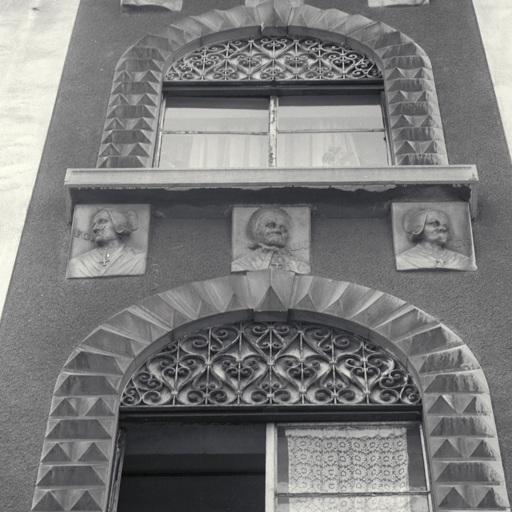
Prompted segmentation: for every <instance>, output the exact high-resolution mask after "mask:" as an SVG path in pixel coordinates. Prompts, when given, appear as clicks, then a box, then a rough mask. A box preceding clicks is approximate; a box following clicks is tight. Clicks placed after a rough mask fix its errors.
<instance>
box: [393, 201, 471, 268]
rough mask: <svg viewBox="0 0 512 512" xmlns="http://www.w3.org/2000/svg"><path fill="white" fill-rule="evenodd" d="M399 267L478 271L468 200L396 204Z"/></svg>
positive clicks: (397, 265)
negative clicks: (465, 201)
mask: <svg viewBox="0 0 512 512" xmlns="http://www.w3.org/2000/svg"><path fill="white" fill-rule="evenodd" d="M392 216H393V239H394V245H395V255H396V268H397V270H417V269H435V270H462V271H474V270H477V267H476V263H475V256H474V249H473V236H472V232H471V219H470V216H469V209H468V205H467V204H466V203H462V202H452V203H393V207H392Z"/></svg>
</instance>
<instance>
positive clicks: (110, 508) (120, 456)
mask: <svg viewBox="0 0 512 512" xmlns="http://www.w3.org/2000/svg"><path fill="white" fill-rule="evenodd" d="M125 448H126V431H125V430H123V429H119V430H118V431H117V439H116V447H115V453H114V463H113V471H112V479H111V481H110V489H109V491H110V492H109V500H108V505H107V512H116V511H117V504H118V502H119V490H120V489H121V475H122V473H123V462H124V452H125Z"/></svg>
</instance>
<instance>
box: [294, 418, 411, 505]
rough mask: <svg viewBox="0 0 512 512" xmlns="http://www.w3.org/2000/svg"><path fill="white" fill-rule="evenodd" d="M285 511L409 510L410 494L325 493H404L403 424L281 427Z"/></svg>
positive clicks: (405, 454) (406, 481) (406, 478)
mask: <svg viewBox="0 0 512 512" xmlns="http://www.w3.org/2000/svg"><path fill="white" fill-rule="evenodd" d="M285 436H286V439H287V445H288V474H289V480H288V486H289V487H288V492H289V493H292V494H294V493H321V494H324V495H325V496H323V497H297V498H289V507H290V511H291V512H316V511H318V512H335V511H336V512H339V511H342V510H350V511H351V512H363V511H365V512H368V511H375V512H388V511H389V512H410V511H411V497H410V496H343V497H340V496H329V494H333V493H358V494H359V493H368V494H372V493H400V492H404V491H409V473H408V462H409V456H408V452H407V438H406V429H405V428H373V429H372V428H365V429H357V428H343V429H341V428H340V429H333V428H325V429H301V428H289V429H285Z"/></svg>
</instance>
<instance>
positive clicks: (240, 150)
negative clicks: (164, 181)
mask: <svg viewBox="0 0 512 512" xmlns="http://www.w3.org/2000/svg"><path fill="white" fill-rule="evenodd" d="M267 160H268V137H267V136H266V135H233V134H230V135H222V134H208V135H203V134H195V135H173V134H164V135H162V147H161V151H160V167H167V168H171V169H212V168H233V167H235V168H240V169H244V168H250V167H253V168H254V167H266V166H267Z"/></svg>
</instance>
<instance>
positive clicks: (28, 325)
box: [0, 0, 512, 512]
mask: <svg viewBox="0 0 512 512" xmlns="http://www.w3.org/2000/svg"><path fill="white" fill-rule="evenodd" d="M310 3H313V2H312V1H311V0H310ZM240 4H241V3H240V1H239V0H229V1H228V0H222V1H221V0H219V1H213V0H211V1H208V2H204V1H201V0H189V1H187V2H184V8H183V12H182V13H180V14H178V13H172V12H161V11H160V12H158V13H154V12H150V11H147V12H145V13H144V15H142V14H141V13H140V12H138V13H130V14H128V13H123V14H122V15H120V11H119V2H118V0H103V1H98V0H82V8H81V10H80V14H79V22H78V23H77V25H76V27H75V30H74V35H73V38H72V41H71V46H70V54H69V58H68V60H67V63H66V66H65V68H64V73H63V76H64V81H63V83H62V86H61V90H60V93H59V100H58V102H57V104H56V108H55V116H54V122H53V123H52V125H51V126H50V131H49V134H48V138H47V144H46V147H45V151H44V154H43V158H42V162H41V167H40V179H39V180H38V181H37V184H36V189H35V193H34V195H33V198H32V203H31V208H30V210H29V213H28V216H27V222H26V226H25V230H24V234H23V237H22V239H21V245H20V247H21V248H20V252H19V256H18V262H17V265H16V267H15V270H14V279H13V281H12V286H11V290H10V294H9V298H8V300H7V302H6V305H5V312H4V317H3V319H2V324H1V325H0V339H1V343H2V350H1V351H0V357H2V361H3V362H2V374H3V375H2V382H3V384H4V388H3V393H2V395H1V396H0V430H1V432H2V452H1V458H2V462H1V464H0V481H1V482H2V486H1V489H0V503H2V508H3V509H5V510H9V511H10V512H11V511H12V512H26V511H27V510H28V509H29V508H30V502H31V499H32V496H33V489H34V484H35V481H36V474H37V465H38V462H39V459H40V455H41V447H42V445H43V439H44V437H45V425H46V422H47V419H48V413H49V409H50V402H51V395H52V391H53V389H54V386H55V383H56V379H57V375H58V374H59V372H60V371H61V369H62V367H63V365H64V364H65V362H66V360H67V358H68V357H69V355H70V354H71V353H72V351H73V349H74V348H75V347H76V346H77V345H78V344H79V343H80V341H81V340H83V339H84V338H85V337H86V336H87V334H88V333H90V332H91V331H92V330H94V329H95V328H96V327H97V326H98V325H100V324H102V323H104V322H105V321H106V319H107V318H109V317H111V316H112V315H114V314H115V313H117V312H119V311H121V310H122V309H124V308H126V307H129V306H131V305H132V304H135V303H139V302H140V301H142V300H143V299H144V298H145V297H148V296H150V295H154V294H155V293H161V292H164V291H165V290H168V289H170V288H173V287H176V286H180V285H183V284H186V283H189V282H192V281H200V280H206V279H211V278H213V277H217V276H222V275H226V274H227V273H228V272H229V263H230V257H231V255H230V238H231V232H230V228H231V226H230V220H229V212H228V211H227V210H228V208H227V206H226V215H222V214H221V215H219V216H217V217H215V218H213V217H209V216H208V215H206V214H205V213H204V212H203V213H202V208H201V207H197V210H196V212H195V214H194V215H190V216H189V217H188V218H179V217H176V216H172V215H167V216H166V215H164V216H159V217H158V218H155V219H154V221H153V223H152V228H151V238H150V261H148V268H149V270H148V272H147V274H146V275H145V276H140V277H133V278H111V279H104V280H103V279H102V280H96V281H94V280H89V281H88V282H86V280H85V281H83V280H76V281H73V282H70V281H66V280H65V279H64V276H65V270H66V264H67V257H68V248H69V226H68V224H67V222H66V211H65V205H64V193H63V192H62V184H63V181H64V175H65V171H66V169H67V168H69V167H83V168H87V167H89V168H90V167H94V165H95V162H96V157H97V152H98V147H99V144H100V139H101V134H102V130H103V124H104V119H105V112H106V110H107V104H108V99H109V95H110V88H111V85H112V76H113V73H114V69H115V66H116V64H117V62H118V60H119V58H120V56H121V55H122V54H123V52H124V51H125V50H126V49H127V48H128V47H129V46H131V45H132V44H134V42H135V41H137V40H138V39H139V38H140V37H141V36H142V35H143V34H145V33H148V32H150V31H152V30H154V29H155V27H157V28H159V27H162V26H164V25H166V24H169V23H172V22H176V21H177V20H178V19H179V18H181V17H182V16H188V15H199V14H201V13H202V12H204V11H206V10H209V9H213V8H216V9H229V8H232V7H235V6H237V5H240ZM314 5H315V6H316V7H319V8H322V9H327V8H336V9H341V10H344V11H346V12H351V13H361V14H362V15H363V16H367V17H370V18H374V19H376V20H377V21H382V22H383V23H386V24H388V25H390V26H393V27H394V28H396V29H398V30H401V31H403V32H404V33H406V34H407V35H409V36H410V37H412V38H413V39H414V40H415V41H416V42H417V43H418V44H420V45H421V46H422V47H423V49H424V50H425V51H426V52H427V53H428V55H429V57H430V58H431V60H432V64H433V69H434V73H435V78H436V85H437V91H438V95H439V103H440V105H441V113H442V116H443V124H444V130H445V136H446V142H447V148H448V154H449V155H450V162H451V163H452V164H476V165H477V166H478V170H479V174H480V178H481V188H480V202H479V216H478V218H477V219H476V222H475V223H474V224H473V231H474V236H475V248H476V257H477V261H478V264H479V271H478V272H475V273H471V274H460V273H459V274H456V273H453V272H452V273H440V272H414V273H411V274H400V273H397V272H396V271H395V270H394V262H393V247H392V237H391V225H390V221H389V219H336V218H319V217H315V216H314V217H313V221H312V265H313V273H314V274H315V275H316V276H320V277H326V278H328V279H332V280H343V281H349V282H354V283H359V284H362V285H364V286H368V287H371V288H372V289H376V290H382V291H385V292H386V293H389V294H391V295H394V296H397V297H399V298H401V299H404V300H406V301H407V302H409V303H411V304H414V305H415V306H417V307H419V308H421V309H422V310H424V311H426V312H428V313H429V314H431V315H432V316H434V317H435V318H437V319H439V320H442V321H443V323H444V324H445V325H447V326H449V327H450V328H451V329H454V330H455V331H457V334H458V335H459V336H460V337H461V339H462V340H463V341H464V342H465V343H466V344H467V345H468V346H469V347H470V348H471V350H472V351H473V352H474V354H475V355H476V357H477V359H478V360H479V362H480V363H481V365H482V367H483V369H484V372H485V374H486V377H487V380H488V382H489V387H490V390H491V396H492V401H493V405H494V411H495V414H496V416H495V417H496V422H497V429H498V433H499V438H500V444H501V449H502V456H503V461H504V465H505V474H506V475H508V479H509V486H510V477H511V476H512V429H511V427H510V425H511V424H512V414H511V413H510V389H511V388H512V374H511V372H510V358H511V357H512V348H511V346H510V343H509V340H510V322H511V321H512V313H511V311H510V306H509V297H510V289H511V288H512V276H511V275H510V274H509V273H508V272H507V271H506V270H507V269H508V268H509V265H510V251H511V250H512V245H511V244H510V243H509V241H508V238H509V237H508V233H510V232H511V231H512V205H511V203H510V197H511V195H512V186H511V183H510V172H511V171H512V169H511V166H510V159H509V154H508V149H507V146H506V141H505V138H504V134H503V131H502V128H501V126H500V124H499V121H497V119H498V118H499V111H498V107H497V104H496V101H495V98H494V96H493V94H492V82H491V79H490V76H489V74H488V73H487V67H486V61H485V54H484V51H483V48H482V46H481V44H480V41H479V38H478V37H477V36H475V34H477V33H478V27H477V23H476V19H475V17H474V14H473V10H472V6H471V2H469V1H468V0H438V1H436V2H431V3H430V6H429V7H428V8H425V9H418V8H407V7H401V8H396V9H395V8H390V9H370V8H369V7H367V6H366V5H367V4H366V2H361V0H318V1H315V2H314ZM504 50H505V48H503V49H502V52H501V55H503V54H504V53H503V52H504ZM505 60H506V59H505ZM461 91H463V94H461ZM271 197H272V196H271V194H269V198H270V199H271ZM12 211H13V210H12V209H9V216H10V217H13V216H14V215H13V214H12ZM163 213H164V214H165V212H163ZM4 217H5V216H4ZM93 281H94V282H93Z"/></svg>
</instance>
